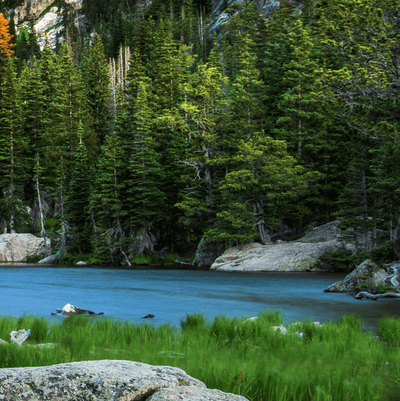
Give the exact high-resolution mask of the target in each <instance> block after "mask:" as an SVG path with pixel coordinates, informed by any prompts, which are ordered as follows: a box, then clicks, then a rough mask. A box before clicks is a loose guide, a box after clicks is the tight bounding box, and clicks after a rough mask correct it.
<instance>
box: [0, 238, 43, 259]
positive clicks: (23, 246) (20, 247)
mask: <svg viewBox="0 0 400 401" xmlns="http://www.w3.org/2000/svg"><path fill="white" fill-rule="evenodd" d="M48 245H50V241H49V240H48ZM44 251H45V242H44V239H43V238H38V237H36V236H34V235H33V234H1V235H0V262H26V260H27V257H28V255H36V254H42V253H44Z"/></svg>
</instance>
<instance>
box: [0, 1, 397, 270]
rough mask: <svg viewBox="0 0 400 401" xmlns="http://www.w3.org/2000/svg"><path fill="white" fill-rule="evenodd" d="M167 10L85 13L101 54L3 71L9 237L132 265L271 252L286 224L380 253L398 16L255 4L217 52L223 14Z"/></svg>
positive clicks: (393, 188) (392, 138) (61, 55)
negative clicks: (342, 236) (342, 229)
mask: <svg viewBox="0 0 400 401" xmlns="http://www.w3.org/2000/svg"><path fill="white" fill-rule="evenodd" d="M164 3H165V4H164V5H162V4H161V2H157V1H155V2H153V6H152V7H153V8H150V10H147V11H145V12H141V13H139V14H137V13H136V11H135V7H134V6H135V4H132V9H131V13H128V12H125V11H126V10H125V9H124V10H123V12H122V11H121V12H119V11H118V9H119V8H118V7H120V8H121V7H123V6H121V3H119V2H112V1H108V2H103V1H94V0H92V1H86V2H85V7H87V12H88V15H89V16H90V18H91V19H92V21H94V20H96V21H97V22H96V23H94V26H95V27H96V30H97V32H98V33H99V35H96V36H94V37H93V40H92V41H90V38H89V36H86V37H85V36H82V35H81V36H78V37H75V38H73V37H72V36H69V37H67V41H66V43H64V44H63V45H62V46H61V47H60V49H59V51H58V52H57V53H56V54H53V53H52V51H51V50H50V48H49V46H47V47H45V49H44V50H43V51H41V52H39V54H38V56H37V57H36V56H35V55H31V56H29V58H28V59H27V60H26V62H25V63H23V64H22V66H21V72H18V71H17V66H18V65H20V64H18V60H17V59H16V58H15V57H8V56H7V55H6V54H5V53H4V52H2V53H1V55H0V63H1V73H0V79H1V85H0V98H1V103H0V123H1V124H0V187H1V193H0V197H1V198H0V211H1V225H2V227H3V228H4V227H7V229H8V230H17V231H27V230H33V231H41V232H42V234H43V235H46V231H48V230H49V227H50V226H51V227H52V228H54V229H55V230H56V231H58V232H59V234H60V236H61V238H62V241H61V245H60V246H61V249H62V251H64V252H65V251H67V250H68V251H69V252H84V253H93V254H95V258H96V260H98V261H99V262H103V263H115V264H117V263H129V260H131V259H132V258H133V257H134V256H136V255H139V254H141V253H152V252H154V251H156V250H159V249H161V248H164V247H169V248H170V250H171V251H178V252H182V251H184V250H185V249H187V247H188V246H189V244H191V243H195V242H197V241H199V240H200V239H201V238H202V237H203V236H205V237H206V238H210V239H212V240H216V241H222V242H224V243H227V244H228V243H229V244H237V243H241V242H247V241H254V240H257V241H262V242H268V241H270V240H271V236H272V235H273V229H274V228H275V227H277V226H278V225H279V224H281V223H282V224H286V225H287V226H289V227H291V228H292V230H293V232H297V233H301V232H302V231H303V229H304V228H305V227H306V226H307V225H316V224H323V223H325V222H327V221H329V220H331V219H333V218H340V219H343V221H344V224H347V225H348V226H349V227H350V226H351V227H361V228H362V229H363V230H364V234H365V245H366V246H370V245H369V244H368V241H367V238H368V235H369V232H371V231H372V238H373V242H374V239H375V238H376V230H377V229H384V230H389V231H390V232H391V233H393V231H394V229H395V227H396V225H397V219H398V216H399V212H398V211H399V187H400V186H399V179H400V154H399V142H398V141H399V134H398V118H399V113H398V107H399V106H398V104H399V85H398V78H399V77H398V74H399V69H398V67H399V54H400V52H399V50H398V46H399V44H398V41H399V36H398V35H399V31H398V28H399V19H398V11H399V9H398V8H399V7H398V5H397V2H396V1H391V0H389V1H385V2H382V1H380V0H366V1H364V2H362V3H361V2H359V1H356V0H339V1H337V2H334V3H333V2H327V1H323V0H319V1H311V0H307V1H305V2H303V3H302V6H301V7H295V6H294V5H293V4H292V3H291V2H286V1H281V4H280V6H279V8H278V9H277V10H276V11H275V12H274V13H273V15H272V17H271V18H269V19H266V18H265V16H264V15H262V14H260V12H259V11H258V9H257V7H256V6H255V4H254V3H251V2H249V1H246V2H245V3H244V4H243V5H238V4H234V5H232V6H229V7H228V8H227V9H226V10H225V11H226V12H227V13H228V14H229V15H230V19H229V22H228V23H226V24H224V25H223V26H222V30H221V32H220V34H219V35H218V36H217V37H214V39H213V38H212V37H211V36H210V34H209V32H208V26H209V24H208V23H207V12H208V11H209V8H207V7H209V5H208V3H207V2H197V3H195V2H190V1H189V0H188V1H182V2H181V3H182V4H181V7H180V9H178V8H176V7H175V6H174V7H172V2H170V3H168V2H164ZM173 3H174V4H175V3H176V2H173ZM125 6H126V7H128V8H129V7H130V3H129V1H127V2H126V5H124V7H125ZM107 7H111V8H112V10H113V13H116V14H111V15H115V18H114V17H113V18H112V21H111V20H110V21H108V20H107V18H111V17H110V16H109V15H108V16H106V15H105V14H107V12H106V10H109V8H107ZM113 7H114V8H113ZM171 7H172V8H171ZM177 10H178V11H179V12H178V11H177ZM196 10H197V11H196ZM199 10H203V11H202V12H204V14H202V13H200V11H199ZM155 11H157V13H156V12H155ZM153 12H154V14H153ZM118 13H119V14H118ZM117 15H120V17H121V18H122V19H124V22H121V24H120V26H121V27H122V28H123V29H127V31H126V32H127V33H125V34H123V35H122V36H121V38H124V39H123V40H122V39H121V40H118V41H115V38H114V37H113V35H112V34H111V35H109V34H107V32H108V33H110V32H112V33H113V34H114V33H115V32H114V31H113V30H112V29H114V28H113V26H114V25H113V24H115V21H116V20H117V19H118V18H119V17H117ZM96 24H97V25H96ZM110 24H111V25H110ZM28 39H29V38H28ZM112 41H115V42H113V43H118V45H116V44H114V45H112V46H111V44H110V43H111V42H112ZM117 46H118V47H117ZM117 49H118V50H117ZM17 51H18V44H17V47H16V50H15V53H17ZM26 206H29V207H31V208H33V211H34V213H33V215H34V218H33V221H32V227H29V224H30V220H29V216H28V213H27V208H26ZM35 213H36V214H37V215H35ZM31 214H32V213H31ZM372 246H373V244H372Z"/></svg>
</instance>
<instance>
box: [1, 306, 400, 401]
mask: <svg viewBox="0 0 400 401" xmlns="http://www.w3.org/2000/svg"><path fill="white" fill-rule="evenodd" d="M281 324H282V318H281V314H280V312H279V311H263V312H262V313H260V314H259V315H258V316H257V317H256V318H251V319H249V318H248V317H237V318H231V317H228V316H224V315H220V316H217V317H216V318H215V319H214V321H213V322H208V321H207V320H206V318H205V316H203V315H201V314H196V313H195V314H189V315H187V317H186V318H185V319H182V321H181V327H180V328H179V327H172V326H170V325H163V326H160V327H156V326H154V325H152V324H148V323H146V324H136V323H132V322H128V321H125V322H123V321H120V320H115V319H107V318H104V317H87V316H70V317H68V318H64V319H63V320H60V321H54V322H51V323H50V322H49V321H47V320H46V319H44V318H39V317H34V316H25V315H24V316H21V317H20V318H19V319H14V318H12V317H7V316H6V317H2V318H0V337H3V338H4V339H8V338H9V333H10V332H11V331H12V330H17V329H21V328H24V329H31V331H32V337H31V339H30V340H28V341H26V342H25V343H24V344H23V345H22V346H18V345H15V344H8V345H0V367H22V366H43V365H51V364H56V363H62V362H73V361H80V360H96V359H127V360H134V361H138V362H145V363H149V364H153V365H169V366H176V367H179V368H182V369H184V370H185V371H186V372H187V373H188V374H189V375H191V376H193V377H196V378H198V379H199V380H202V381H203V382H205V383H206V385H207V386H208V387H209V388H219V389H221V390H223V391H226V392H229V393H236V394H241V395H243V396H245V397H247V398H248V399H249V400H251V401H264V400H273V401H347V400H351V401H369V400H388V401H389V400H395V399H397V398H396V397H397V395H398V394H399V392H400V385H399V380H398V377H399V376H400V358H399V357H400V354H399V352H400V347H397V345H398V344H399V341H400V339H399V335H398V334H399V328H400V326H399V321H398V320H397V319H389V318H385V319H382V321H381V322H380V323H379V326H378V332H379V337H380V338H381V339H382V340H383V341H385V342H382V341H379V340H378V339H377V337H376V336H375V335H374V334H373V333H369V332H363V331H362V322H361V320H360V319H359V318H358V317H356V316H343V317H342V318H341V319H340V321H338V322H327V323H324V324H323V325H322V326H317V325H315V324H314V322H311V321H307V320H306V321H303V322H297V323H296V324H292V325H289V326H288V327H287V328H288V330H287V334H283V333H281V331H280V330H274V329H273V326H280V325H281ZM299 333H302V335H303V337H301V336H300V335H299ZM37 343H52V344H50V345H49V346H37V345H36V344H37ZM386 343H387V344H389V345H390V347H388V346H387V344H386ZM393 397H394V398H393Z"/></svg>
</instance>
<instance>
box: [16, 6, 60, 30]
mask: <svg viewBox="0 0 400 401" xmlns="http://www.w3.org/2000/svg"><path fill="white" fill-rule="evenodd" d="M53 2H54V1H53V0H25V1H24V2H23V4H21V5H20V6H19V7H17V8H15V9H13V10H12V13H11V14H12V16H13V18H14V22H15V25H18V24H21V23H22V22H23V21H27V20H29V21H30V20H35V19H37V18H39V17H40V14H41V13H42V12H43V11H44V10H45V9H46V8H47V7H48V6H50V5H51V4H52V3H53Z"/></svg>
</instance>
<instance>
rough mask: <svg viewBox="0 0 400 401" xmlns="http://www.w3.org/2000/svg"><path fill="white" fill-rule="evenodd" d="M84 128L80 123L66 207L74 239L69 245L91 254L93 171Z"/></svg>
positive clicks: (70, 247)
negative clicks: (90, 209)
mask: <svg viewBox="0 0 400 401" xmlns="http://www.w3.org/2000/svg"><path fill="white" fill-rule="evenodd" d="M83 131H84V127H83V124H82V122H79V130H78V135H79V142H78V144H77V145H76V148H75V151H74V153H73V157H74V165H73V173H72V177H71V181H70V183H69V190H68V195H67V202H66V206H67V209H68V213H67V219H68V225H69V226H70V227H71V228H72V235H73V239H72V241H70V243H69V244H68V248H69V250H70V251H71V252H79V253H89V252H90V251H91V250H92V246H91V238H92V232H93V227H92V222H91V218H90V213H89V205H90V195H91V189H92V184H93V171H92V167H91V165H90V160H89V154H88V150H87V148H86V145H85V143H84V141H83Z"/></svg>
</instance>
